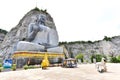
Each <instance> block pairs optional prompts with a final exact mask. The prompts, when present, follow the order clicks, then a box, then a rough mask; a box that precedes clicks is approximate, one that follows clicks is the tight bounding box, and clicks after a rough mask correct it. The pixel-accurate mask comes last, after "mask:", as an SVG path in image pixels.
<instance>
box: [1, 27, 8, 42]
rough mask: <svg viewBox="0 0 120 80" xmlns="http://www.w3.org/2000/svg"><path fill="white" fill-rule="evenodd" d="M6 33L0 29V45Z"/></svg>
mask: <svg viewBox="0 0 120 80" xmlns="http://www.w3.org/2000/svg"><path fill="white" fill-rule="evenodd" d="M6 33H7V31H6V30H3V29H0V44H1V43H2V41H3V40H4V37H5V35H6Z"/></svg>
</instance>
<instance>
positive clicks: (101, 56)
mask: <svg viewBox="0 0 120 80" xmlns="http://www.w3.org/2000/svg"><path fill="white" fill-rule="evenodd" d="M103 57H104V58H106V56H105V55H102V54H92V55H91V57H90V58H91V62H92V63H93V59H96V62H100V61H101V59H102V58H103Z"/></svg>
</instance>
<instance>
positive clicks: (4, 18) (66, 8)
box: [0, 0, 120, 41]
mask: <svg viewBox="0 0 120 80" xmlns="http://www.w3.org/2000/svg"><path fill="white" fill-rule="evenodd" d="M36 1H37V7H38V8H40V9H47V11H48V13H50V15H51V16H52V17H53V19H54V22H55V25H56V27H57V31H58V34H59V40H60V41H79V40H84V41H88V40H91V41H95V40H101V39H103V38H104V36H108V37H112V36H118V35H120V1H119V0H0V10H1V11H0V12H1V13H0V28H2V29H5V30H8V31H9V30H11V29H12V28H13V27H15V26H16V25H17V24H18V22H19V21H20V19H21V18H22V17H23V16H24V15H25V14H26V13H27V12H28V11H30V10H31V9H33V8H34V7H35V6H36Z"/></svg>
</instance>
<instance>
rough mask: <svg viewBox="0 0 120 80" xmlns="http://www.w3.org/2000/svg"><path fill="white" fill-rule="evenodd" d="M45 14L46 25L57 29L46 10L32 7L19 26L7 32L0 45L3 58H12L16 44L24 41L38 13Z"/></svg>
mask: <svg viewBox="0 0 120 80" xmlns="http://www.w3.org/2000/svg"><path fill="white" fill-rule="evenodd" d="M39 14H44V15H45V16H46V17H47V21H46V24H45V25H46V26H48V27H50V28H53V29H55V30H56V27H55V24H54V22H53V19H52V17H51V16H50V15H49V14H48V13H47V12H46V10H39V9H38V8H35V9H32V10H31V11H30V12H28V13H27V14H26V15H25V16H24V17H23V18H22V19H21V20H20V22H19V23H18V25H17V26H15V27H14V28H12V29H11V31H10V32H8V33H7V35H6V36H5V38H4V40H3V42H2V43H1V46H0V53H2V54H3V59H6V58H10V57H11V54H13V52H14V50H15V49H16V44H17V43H18V42H19V41H24V40H26V38H27V32H28V25H29V24H30V23H32V22H34V21H35V18H36V15H39Z"/></svg>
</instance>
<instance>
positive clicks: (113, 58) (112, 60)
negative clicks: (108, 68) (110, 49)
mask: <svg viewBox="0 0 120 80" xmlns="http://www.w3.org/2000/svg"><path fill="white" fill-rule="evenodd" d="M110 62H111V63H119V62H120V61H119V60H118V59H117V58H116V57H111V58H110Z"/></svg>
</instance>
